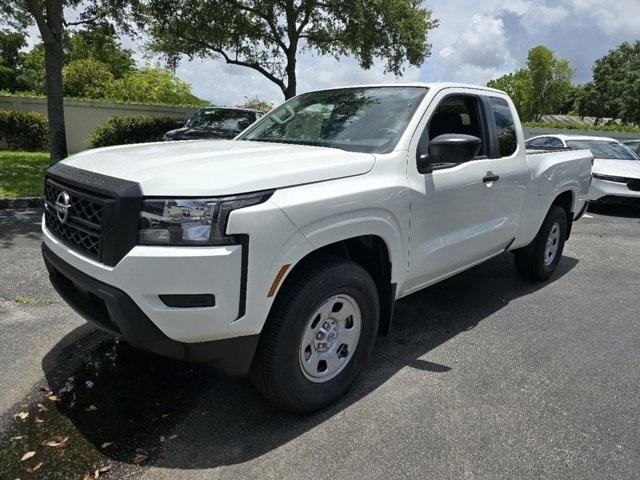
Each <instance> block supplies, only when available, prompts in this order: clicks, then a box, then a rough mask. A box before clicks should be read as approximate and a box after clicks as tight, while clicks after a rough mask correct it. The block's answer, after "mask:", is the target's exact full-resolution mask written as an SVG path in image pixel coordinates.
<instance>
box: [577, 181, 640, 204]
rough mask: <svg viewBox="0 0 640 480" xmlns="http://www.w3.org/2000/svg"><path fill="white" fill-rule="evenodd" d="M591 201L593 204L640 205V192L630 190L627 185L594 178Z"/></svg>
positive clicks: (590, 195)
mask: <svg viewBox="0 0 640 480" xmlns="http://www.w3.org/2000/svg"><path fill="white" fill-rule="evenodd" d="M589 200H591V201H592V202H603V203H605V202H606V203H631V204H635V205H640V191H636V190H630V189H629V187H628V185H627V184H626V183H619V182H611V181H609V180H602V179H599V178H594V179H593V181H592V182H591V187H590V188H589Z"/></svg>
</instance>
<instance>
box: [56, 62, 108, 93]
mask: <svg viewBox="0 0 640 480" xmlns="http://www.w3.org/2000/svg"><path fill="white" fill-rule="evenodd" d="M62 78H63V85H64V94H65V96H67V95H68V96H73V97H86V98H105V97H107V96H108V95H109V89H110V86H111V83H112V82H113V75H112V74H111V72H110V71H109V67H108V66H107V65H106V64H104V63H102V62H99V61H98V60H94V59H93V58H85V59H82V60H74V61H72V62H71V63H69V64H68V65H67V66H65V67H64V68H63V69H62Z"/></svg>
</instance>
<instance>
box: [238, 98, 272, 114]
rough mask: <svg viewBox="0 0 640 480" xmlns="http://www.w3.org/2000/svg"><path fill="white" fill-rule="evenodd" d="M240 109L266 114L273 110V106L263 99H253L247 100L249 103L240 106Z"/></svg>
mask: <svg viewBox="0 0 640 480" xmlns="http://www.w3.org/2000/svg"><path fill="white" fill-rule="evenodd" d="M238 108H247V109H249V110H258V111H259V112H264V113H266V112H268V111H269V110H271V109H272V108H273V104H272V103H271V102H267V101H266V100H262V99H261V98H258V97H253V98H247V101H246V102H244V103H243V104H242V105H238Z"/></svg>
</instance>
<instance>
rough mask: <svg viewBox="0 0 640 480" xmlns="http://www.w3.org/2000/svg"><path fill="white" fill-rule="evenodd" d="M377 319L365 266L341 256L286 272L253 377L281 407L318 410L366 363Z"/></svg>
mask: <svg viewBox="0 0 640 480" xmlns="http://www.w3.org/2000/svg"><path fill="white" fill-rule="evenodd" d="M378 321H379V300H378V293H377V289H376V285H375V283H374V281H373V279H372V278H371V276H370V275H369V274H368V273H367V271H366V270H364V269H363V268H362V267H360V266H359V265H357V264H355V263H353V262H350V261H347V260H344V259H342V258H340V257H324V258H323V259H322V260H321V261H317V262H312V263H309V264H307V265H306V266H303V267H302V268H300V269H298V270H297V271H295V272H293V273H292V274H291V277H290V278H289V279H287V282H286V284H285V285H284V286H283V290H282V291H281V292H280V293H279V295H278V298H277V299H276V301H275V303H274V305H273V308H272V311H271V314H270V315H269V319H268V320H267V323H266V324H265V327H264V329H263V331H262V333H261V335H260V343H259V345H258V349H257V351H256V355H255V357H254V360H253V365H252V367H251V372H250V375H251V380H252V381H253V384H254V385H255V386H256V388H257V389H258V390H259V391H260V392H261V393H262V394H263V395H265V396H266V397H267V398H268V399H269V400H271V401H272V402H273V403H275V404H276V405H277V406H279V407H280V408H283V409H286V410H290V411H296V412H310V411H313V410H317V409H319V408H322V407H324V406H326V405H328V404H329V403H331V402H333V401H334V400H336V399H337V398H339V397H340V396H341V395H343V394H344V393H345V392H346V390H347V389H348V388H349V387H350V386H351V384H352V383H353V381H354V379H355V378H356V376H357V374H358V373H359V372H360V371H361V370H362V368H363V367H364V365H365V363H366V361H367V359H368V357H369V354H370V353H371V349H372V347H373V343H374V341H375V337H376V333H377V330H378Z"/></svg>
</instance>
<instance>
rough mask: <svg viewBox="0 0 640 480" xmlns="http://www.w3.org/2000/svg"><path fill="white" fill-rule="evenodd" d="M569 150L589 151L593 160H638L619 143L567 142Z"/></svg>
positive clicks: (602, 141) (607, 141)
mask: <svg viewBox="0 0 640 480" xmlns="http://www.w3.org/2000/svg"><path fill="white" fill-rule="evenodd" d="M567 146H568V147H570V148H586V149H588V150H591V153H593V156H594V157H595V158H600V159H602V160H640V158H639V157H638V156H637V155H636V154H635V153H633V152H632V151H631V150H630V149H629V148H628V147H625V146H624V145H623V144H621V143H620V142H612V141H609V140H567Z"/></svg>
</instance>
